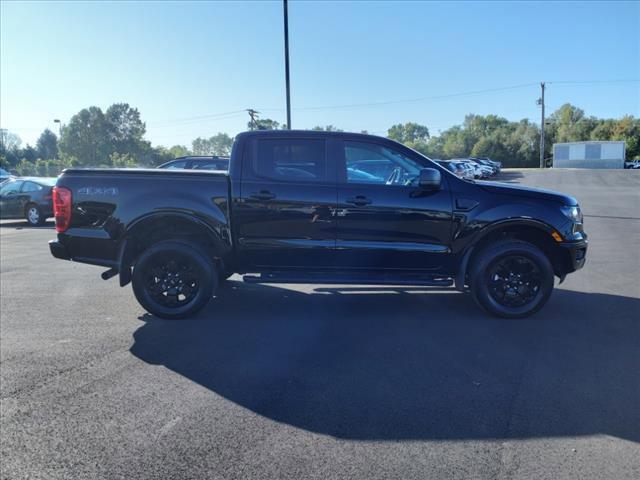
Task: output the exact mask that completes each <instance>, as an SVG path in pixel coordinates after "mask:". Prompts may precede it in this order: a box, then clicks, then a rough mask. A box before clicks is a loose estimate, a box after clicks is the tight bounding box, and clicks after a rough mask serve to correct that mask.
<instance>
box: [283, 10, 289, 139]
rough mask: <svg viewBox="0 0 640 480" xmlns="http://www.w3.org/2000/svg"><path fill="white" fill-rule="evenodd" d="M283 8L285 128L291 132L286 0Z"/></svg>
mask: <svg viewBox="0 0 640 480" xmlns="http://www.w3.org/2000/svg"><path fill="white" fill-rule="evenodd" d="M282 5H283V7H284V72H285V77H286V83H287V87H286V88H287V128H288V129H289V130H291V93H290V91H291V90H290V87H291V86H290V83H289V13H288V11H287V0H282Z"/></svg>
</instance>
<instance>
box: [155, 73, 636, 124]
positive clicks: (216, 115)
mask: <svg viewBox="0 0 640 480" xmlns="http://www.w3.org/2000/svg"><path fill="white" fill-rule="evenodd" d="M634 82H640V79H621V80H554V81H550V82H546V83H547V84H556V85H562V84H563V85H578V84H582V85H588V84H607V83H634ZM536 85H538V83H537V82H531V83H521V84H518V85H510V86H506V87H496V88H487V89H483V90H471V91H466V92H458V93H449V94H443V95H432V96H428V97H416V98H408V99H401V100H387V101H380V102H367V103H353V104H344V105H323V106H309V107H295V108H293V110H332V109H342V108H360V107H375V106H383V105H394V104H400V103H415V102H422V101H428V100H439V99H443V98H455V97H463V96H471V95H481V94H485V93H494V92H502V91H508V90H515V89H520V88H526V87H532V86H536ZM261 110H264V111H285V110H286V109H284V108H262V109H261ZM246 111H247V110H246V109H242V110H233V111H230V112H222V113H212V114H209V115H201V116H195V117H186V118H177V119H174V120H167V121H164V122H158V123H155V124H150V125H152V126H162V125H167V126H169V125H174V124H176V123H183V124H185V125H186V124H189V123H192V122H193V123H195V122H198V121H200V120H205V119H212V120H213V119H217V118H225V117H227V116H234V115H238V114H241V113H245V112H246Z"/></svg>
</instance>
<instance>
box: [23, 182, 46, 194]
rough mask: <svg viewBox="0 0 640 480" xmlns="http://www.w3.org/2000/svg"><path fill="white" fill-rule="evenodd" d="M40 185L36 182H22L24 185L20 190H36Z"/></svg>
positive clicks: (40, 188)
mask: <svg viewBox="0 0 640 480" xmlns="http://www.w3.org/2000/svg"><path fill="white" fill-rule="evenodd" d="M42 188H43V187H42V185H38V184H37V183H33V182H24V185H23V186H22V191H23V192H37V191H39V190H42Z"/></svg>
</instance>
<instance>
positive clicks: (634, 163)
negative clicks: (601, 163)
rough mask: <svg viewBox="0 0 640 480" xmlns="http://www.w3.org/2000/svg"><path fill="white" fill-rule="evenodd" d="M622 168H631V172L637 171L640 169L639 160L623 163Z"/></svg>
mask: <svg viewBox="0 0 640 480" xmlns="http://www.w3.org/2000/svg"><path fill="white" fill-rule="evenodd" d="M624 168H631V169H633V170H636V169H639V168H640V160H638V159H636V160H631V161H628V162H624Z"/></svg>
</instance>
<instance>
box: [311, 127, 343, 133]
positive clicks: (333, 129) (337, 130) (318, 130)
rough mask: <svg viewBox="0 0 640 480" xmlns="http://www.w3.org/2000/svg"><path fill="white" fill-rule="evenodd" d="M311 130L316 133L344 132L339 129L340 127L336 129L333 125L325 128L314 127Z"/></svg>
mask: <svg viewBox="0 0 640 480" xmlns="http://www.w3.org/2000/svg"><path fill="white" fill-rule="evenodd" d="M311 130H313V131H316V132H343V131H344V130H341V129H339V128H338V127H334V126H333V125H325V126H324V127H323V126H320V125H317V126H315V127H313V128H312V129H311Z"/></svg>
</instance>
